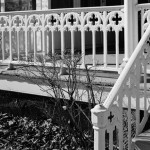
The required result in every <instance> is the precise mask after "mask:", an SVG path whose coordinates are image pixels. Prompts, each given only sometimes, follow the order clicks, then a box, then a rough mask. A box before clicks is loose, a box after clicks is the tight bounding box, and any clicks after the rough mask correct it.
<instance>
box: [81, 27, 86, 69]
mask: <svg viewBox="0 0 150 150" xmlns="http://www.w3.org/2000/svg"><path fill="white" fill-rule="evenodd" d="M81 44H82V45H81V49H82V56H81V57H82V67H83V68H85V31H84V30H83V29H82V30H81Z"/></svg>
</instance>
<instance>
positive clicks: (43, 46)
mask: <svg viewBox="0 0 150 150" xmlns="http://www.w3.org/2000/svg"><path fill="white" fill-rule="evenodd" d="M44 23H45V19H44V14H43V15H42V53H43V61H44V62H45V45H46V40H45V37H46V36H45V34H46V32H45V28H44Z"/></svg>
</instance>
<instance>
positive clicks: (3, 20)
mask: <svg viewBox="0 0 150 150" xmlns="http://www.w3.org/2000/svg"><path fill="white" fill-rule="evenodd" d="M7 25H8V18H7V17H6V16H0V27H6V26H7Z"/></svg>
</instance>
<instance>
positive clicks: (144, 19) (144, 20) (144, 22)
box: [136, 4, 150, 36]
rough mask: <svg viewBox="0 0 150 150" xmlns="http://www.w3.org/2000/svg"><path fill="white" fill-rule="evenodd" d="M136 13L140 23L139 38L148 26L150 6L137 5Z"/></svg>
mask: <svg viewBox="0 0 150 150" xmlns="http://www.w3.org/2000/svg"><path fill="white" fill-rule="evenodd" d="M136 7H137V11H138V12H139V15H140V16H139V19H140V23H141V25H140V26H141V36H142V35H143V34H144V32H145V30H146V29H147V27H148V26H149V24H150V4H138V5H137V6H136Z"/></svg>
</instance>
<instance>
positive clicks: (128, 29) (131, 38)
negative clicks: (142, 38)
mask: <svg viewBox="0 0 150 150" xmlns="http://www.w3.org/2000/svg"><path fill="white" fill-rule="evenodd" d="M136 4H138V0H124V28H125V33H124V35H125V38H124V40H125V57H124V62H127V61H128V60H129V58H130V56H131V54H132V53H133V51H134V49H135V47H136V46H137V44H138V12H137V9H136Z"/></svg>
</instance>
